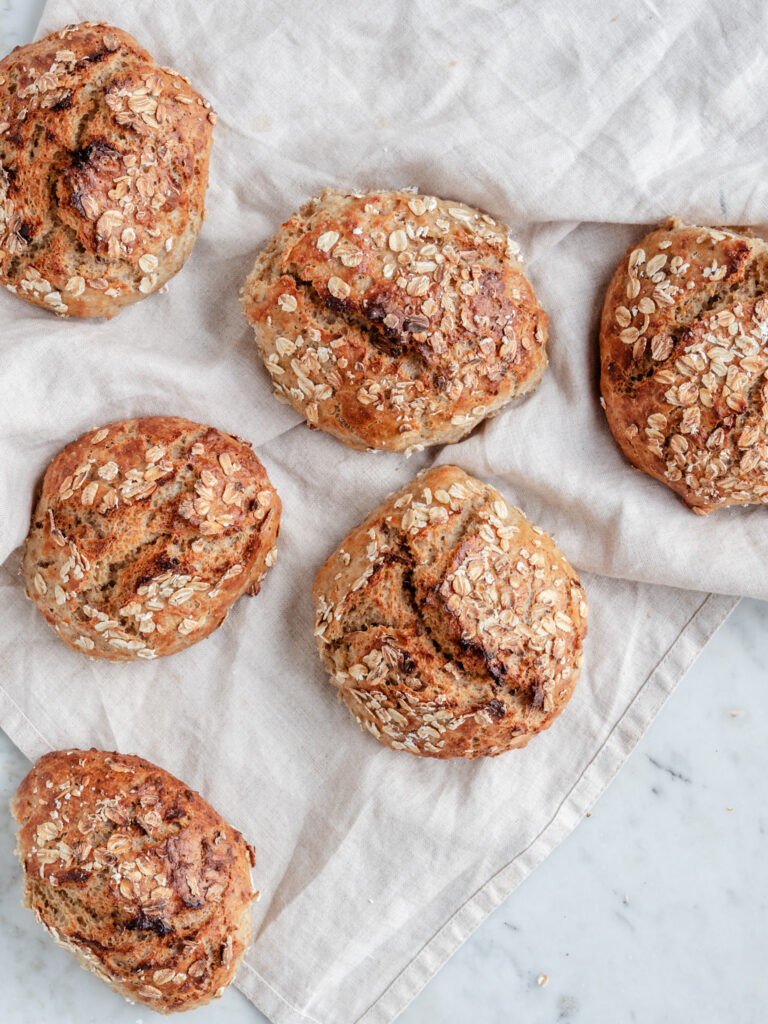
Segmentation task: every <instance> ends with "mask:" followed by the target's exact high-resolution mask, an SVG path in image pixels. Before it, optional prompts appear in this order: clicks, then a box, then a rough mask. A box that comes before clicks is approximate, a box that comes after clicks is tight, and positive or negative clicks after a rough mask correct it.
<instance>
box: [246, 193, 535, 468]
mask: <svg viewBox="0 0 768 1024" xmlns="http://www.w3.org/2000/svg"><path fill="white" fill-rule="evenodd" d="M243 307H244V310H245V315H246V318H247V319H248V321H249V322H250V323H251V324H252V325H253V328H254V331H255V333H256V341H257V344H258V348H259V352H260V354H261V356H262V358H263V360H264V362H265V364H266V367H267V369H268V370H269V373H270V374H271V377H272V383H273V385H274V388H275V394H276V395H277V397H278V398H280V399H282V400H284V401H286V402H289V403H290V404H291V405H293V407H294V408H295V409H296V410H297V411H298V412H300V413H301V414H302V415H303V416H304V417H305V418H306V420H307V422H308V423H309V425H310V427H319V428H320V429H321V430H325V431H327V432H328V433H329V434H333V435H334V436H335V437H338V438H340V440H342V441H344V442H345V443H346V444H348V445H350V446H351V447H353V448H385V449H388V450H390V451H405V452H412V451H417V450H419V449H420V448H423V447H424V446H425V445H431V444H445V443H449V442H452V441H458V440H459V439H460V438H462V437H464V436H465V434H468V433H469V432H470V431H471V430H472V429H473V427H475V426H476V425H477V424H478V423H479V422H480V421H481V420H483V419H484V418H485V417H486V416H490V415H492V414H493V413H495V412H497V411H498V410H499V409H500V408H501V407H502V406H503V405H505V404H506V403H507V402H509V401H510V400H511V399H513V398H517V397H519V396H521V395H525V394H527V393H528V392H529V391H532V390H533V389H534V388H535V387H536V385H537V384H538V383H539V381H540V380H541V376H542V374H543V373H544V369H545V367H546V365H547V358H546V353H545V345H546V340H547V323H548V321H547V315H546V313H544V311H543V310H542V308H541V307H540V306H539V303H538V301H537V299H536V295H535V293H534V291H533V288H532V287H531V285H530V283H529V282H528V280H527V279H526V277H525V276H524V274H523V272H522V260H521V258H520V253H519V248H518V246H517V245H516V244H515V243H514V242H513V241H512V240H511V239H510V237H509V234H508V229H507V227H506V226H505V225H504V224H500V223H498V222H496V221H494V220H492V219H491V218H490V217H488V216H487V215H486V214H483V213H480V212H479V211H478V210H473V209H471V208H470V207H468V206H464V205H463V204H461V203H454V202H447V201H445V200H442V199H436V198H435V197H434V196H420V195H416V194H415V193H413V192H370V193H361V192H341V191H337V190H333V189H329V190H326V191H325V192H323V194H322V195H321V196H320V197H319V198H318V199H312V200H311V201H310V202H308V203H307V204H306V205H305V206H303V207H302V208H301V210H300V211H299V212H298V213H296V214H294V216H293V217H291V219H290V220H288V221H286V223H285V224H283V226H282V227H281V228H280V230H279V231H278V233H277V234H276V235H275V237H274V238H273V239H272V240H271V242H270V243H269V244H268V245H267V247H266V249H265V250H264V251H263V252H262V253H261V255H260V256H259V257H258V259H257V260H256V265H255V267H254V269H253V272H252V273H251V275H250V276H249V278H248V280H247V282H246V285H245V289H244V293H243Z"/></svg>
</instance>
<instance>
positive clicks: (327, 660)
mask: <svg viewBox="0 0 768 1024" xmlns="http://www.w3.org/2000/svg"><path fill="white" fill-rule="evenodd" d="M313 595H314V601H315V635H316V637H317V642H318V649H319V651H320V656H321V658H322V660H323V663H324V665H325V667H326V668H327V669H328V671H329V673H330V676H331V681H332V683H333V684H334V686H336V687H337V688H338V691H339V698H340V699H341V700H343V701H344V703H345V704H346V705H347V707H348V708H349V710H350V711H351V712H352V714H353V715H354V716H355V718H356V719H357V720H358V722H359V723H360V725H361V726H362V727H363V728H365V729H367V730H368V731H369V732H370V733H372V734H373V735H374V736H375V737H376V739H378V740H379V741H380V742H382V743H384V744H386V745H387V746H390V747H393V748H394V749H396V750H407V751H409V752H410V753H412V754H419V755H422V756H424V757H437V758H447V757H467V758H472V757H480V756H483V755H489V756H493V755H496V754H501V753H503V752H504V751H506V750H511V749H513V748H515V747H524V746H525V745H526V744H527V743H528V741H529V740H530V738H531V737H532V736H534V735H535V734H536V733H538V732H540V731H541V730H542V729H547V728H548V727H549V726H550V725H551V724H552V722H553V721H554V719H555V718H556V717H557V716H558V715H559V714H560V712H561V711H562V710H563V708H564V706H565V704H566V703H567V702H568V700H569V698H570V696H571V693H572V692H573V688H574V686H575V685H576V680H577V678H578V675H579V670H580V668H581V661H582V653H583V641H584V637H585V636H586V632H587V605H586V601H585V597H584V590H583V588H582V586H581V583H580V581H579V578H578V576H577V574H576V572H575V571H574V570H573V569H572V568H571V566H570V565H569V564H568V562H567V561H566V559H565V557H564V556H563V554H562V553H561V552H560V551H559V549H558V548H557V547H556V545H555V544H554V542H553V540H552V538H551V537H549V536H548V535H547V534H546V533H544V531H543V530H540V529H539V528H538V527H536V526H534V525H533V524H532V523H530V522H529V521H528V520H527V519H526V518H525V516H524V515H523V514H522V512H521V511H520V510H519V509H516V508H510V507H509V506H508V505H507V503H506V502H505V501H504V499H503V498H502V496H501V495H500V494H499V492H498V491H496V490H495V489H494V488H493V487H490V486H488V485H486V484H483V483H481V482H480V481H479V480H475V479H474V478H473V477H470V476H468V475H467V474H466V473H465V472H464V471H463V470H461V469H459V468H457V467H456V466H440V467H438V468H436V469H431V470H429V471H427V472H425V473H422V474H420V475H419V476H417V477H416V478H415V479H414V480H412V481H411V483H410V484H409V485H408V486H407V487H405V488H404V489H403V490H401V491H398V492H397V493H395V494H393V495H391V496H390V497H389V498H388V499H387V500H386V501H385V502H384V503H383V504H382V505H380V506H379V507H378V508H376V509H375V510H374V511H373V512H372V513H371V514H370V516H369V517H368V518H367V519H366V520H365V522H364V523H362V524H361V525H360V526H359V527H358V528H357V529H355V530H353V531H352V533H350V534H349V536H348V537H347V538H346V539H345V540H344V542H343V543H342V545H341V546H340V547H339V549H338V550H337V551H335V552H334V553H333V554H332V555H331V556H330V558H329V559H328V560H327V561H326V563H325V565H323V567H322V569H321V570H320V572H319V573H318V575H317V579H316V580H315V586H314V591H313Z"/></svg>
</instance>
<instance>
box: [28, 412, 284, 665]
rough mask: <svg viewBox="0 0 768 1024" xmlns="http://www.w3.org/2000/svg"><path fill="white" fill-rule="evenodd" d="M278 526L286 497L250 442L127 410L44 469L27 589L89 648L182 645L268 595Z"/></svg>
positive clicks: (113, 652) (107, 650)
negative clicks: (243, 601)
mask: <svg viewBox="0 0 768 1024" xmlns="http://www.w3.org/2000/svg"><path fill="white" fill-rule="evenodd" d="M279 529H280V499H279V498H278V496H277V492H276V491H275V489H274V488H273V487H272V485H271V484H270V482H269V478H268V477H267V474H266V471H265V469H264V467H263V466H262V464H261V463H260V462H259V460H258V459H257V458H256V456H255V454H254V453H253V450H252V449H251V446H250V445H249V444H248V443H247V442H246V441H243V440H242V439H241V438H238V437H234V436H232V435H231V434H224V433H222V432H221V431H219V430H216V429H215V428H214V427H207V426H203V425H202V424H200V423H191V422H190V421H189V420H184V419H179V418H178V417H174V416H153V417H148V418H146V419H135V420H121V421H120V422H118V423H111V424H110V425H109V426H107V427H102V428H101V429H100V430H92V431H91V432H90V433H88V434H85V435H84V436H83V437H81V438H79V439H78V440H77V441H74V442H72V444H69V445H67V447H66V448H64V449H63V451H61V452H59V454H58V455H57V456H56V458H55V459H54V460H53V462H51V464H50V466H49V467H48V469H47V470H46V473H45V477H44V479H43V483H42V490H41V493H40V495H39V498H38V501H37V505H36V508H35V511H34V513H33V516H32V525H31V527H30V531H29V534H28V536H27V541H26V544H25V547H24V556H23V561H22V571H23V573H24V578H25V581H26V587H27V595H28V596H29V597H30V598H31V599H32V600H33V601H34V602H35V604H36V605H37V607H38V609H39V610H40V612H41V613H42V615H43V616H44V618H45V620H46V622H48V624H49V625H51V626H52V627H53V628H54V630H55V631H56V633H57V634H58V635H59V637H61V639H62V640H63V641H64V643H66V644H67V645H68V646H69V647H72V648H73V649H74V650H77V651H81V652H83V653H85V654H87V655H89V656H90V657H92V658H107V659H109V660H110V661H130V660H132V659H134V658H147V659H149V658H157V657H162V656H164V655H167V654H174V653H176V652H177V651H181V650H183V649H184V648H185V647H189V646H190V645H191V644H194V643H197V642H198V640H203V639H204V638H205V637H207V636H208V634H209V633H211V632H212V631H213V630H214V629H216V628H217V626H219V625H221V623H222V622H223V620H224V618H225V616H226V614H227V612H228V610H229V608H230V606H231V605H232V604H233V602H234V601H236V600H237V598H238V597H240V595H241V594H244V593H250V594H256V593H258V590H259V587H260V586H261V583H262V580H263V579H264V576H265V575H266V572H267V569H268V568H269V567H270V566H271V565H272V564H273V563H274V561H275V558H276V554H277V552H276V547H275V544H276V540H277V535H278V532H279Z"/></svg>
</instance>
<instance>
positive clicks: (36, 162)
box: [0, 22, 215, 317]
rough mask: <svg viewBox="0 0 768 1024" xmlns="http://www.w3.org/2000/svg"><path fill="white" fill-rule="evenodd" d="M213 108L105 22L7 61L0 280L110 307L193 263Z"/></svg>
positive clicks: (98, 312)
mask: <svg viewBox="0 0 768 1024" xmlns="http://www.w3.org/2000/svg"><path fill="white" fill-rule="evenodd" d="M214 121H215V114H214V112H213V111H212V110H211V108H210V105H209V104H208V103H207V101H206V100H204V99H203V97H202V96H200V95H199V94H198V93H197V92H195V90H194V89H193V88H192V87H191V85H190V84H189V82H188V80H187V79H186V78H184V77H183V76H182V75H180V74H179V73H178V72H176V71H173V70H172V69H170V68H161V67H160V66H159V65H158V64H156V63H155V61H154V60H153V58H152V57H151V56H150V54H149V53H147V51H146V50H144V49H143V48H142V47H141V46H139V44H138V43H137V42H136V40H135V39H134V38H133V37H132V36H130V35H128V33H127V32H123V31H122V30H121V29H118V28H114V27H112V26H111V25H107V24H105V23H104V22H84V23H83V24H80V25H70V26H68V27H67V28H65V29H64V30H63V31H61V32H55V33H54V34H53V35H50V36H46V37H45V38H44V39H41V40H39V41H38V42H36V43H30V44H29V45H28V46H22V47H17V48H16V49H15V50H13V51H12V53H10V54H9V55H8V56H7V57H6V58H5V59H4V60H2V61H0V283H2V284H3V285H5V287H6V288H8V289H9V290H10V291H12V292H14V293H15V294H17V295H19V296H20V297H21V298H23V299H26V300H27V302H32V303H34V304H35V305H38V306H42V307H43V308H44V309H48V310H51V311H53V312H54V313H59V314H62V315H65V314H70V315H73V316H80V317H84V316H105V317H111V316H113V315H114V314H115V313H117V312H118V310H120V309H121V308H122V307H123V306H126V305H129V304H130V303H132V302H136V301H138V300H139V299H142V298H144V297H145V296H146V295H149V294H150V293H151V292H154V291H156V290H157V289H158V288H160V287H161V286H162V285H163V284H164V283H165V282H166V281H167V280H168V279H169V278H170V277H172V276H173V275H174V274H175V273H176V272H177V271H178V270H180V269H181V267H182V265H183V264H184V262H185V260H186V259H187V257H188V256H189V254H190V252H191V251H192V246H193V245H194V242H195V238H196V237H197V234H198V232H199V230H200V226H201V224H202V221H203V217H204V201H205V190H206V187H207V184H208V156H209V153H210V148H211V141H212V130H213V123H214Z"/></svg>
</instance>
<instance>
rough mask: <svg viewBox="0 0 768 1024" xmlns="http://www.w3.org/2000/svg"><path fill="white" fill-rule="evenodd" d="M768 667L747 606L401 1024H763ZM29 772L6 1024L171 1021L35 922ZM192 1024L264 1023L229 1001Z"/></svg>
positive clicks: (36, 3)
mask: <svg viewBox="0 0 768 1024" xmlns="http://www.w3.org/2000/svg"><path fill="white" fill-rule="evenodd" d="M41 7H42V0H0V51H2V52H3V53H5V52H7V51H8V50H10V49H11V47H12V46H14V45H16V44H18V43H21V42H25V41H27V40H28V39H29V38H31V36H32V34H33V31H34V26H35V24H36V21H37V18H38V15H39V11H40V9H41ZM767 665H768V604H760V603H758V602H754V601H745V602H742V604H741V605H740V606H739V607H738V608H737V610H736V612H735V613H734V614H733V616H732V617H731V619H730V620H729V621H728V622H727V623H726V624H725V626H724V627H723V628H722V630H721V631H720V632H719V633H718V635H717V636H716V637H715V638H714V639H713V641H712V642H711V644H710V646H709V647H708V648H707V650H706V651H705V652H704V654H703V655H702V657H701V658H700V660H699V661H698V662H697V664H696V665H695V666H694V668H693V669H692V670H691V672H690V673H689V674H688V676H687V677H686V678H685V680H683V682H682V683H681V685H680V687H679V688H678V690H677V692H676V693H675V694H674V696H673V697H672V698H671V700H670V701H669V703H668V705H667V707H666V708H665V709H664V711H663V713H662V714H661V716H660V717H659V719H658V720H657V721H656V723H655V724H654V725H653V726H652V727H651V729H650V730H649V731H648V733H647V735H646V736H645V738H644V739H643V741H642V742H641V744H640V746H639V747H638V749H637V750H636V752H635V753H634V754H633V756H632V757H631V759H630V761H629V762H628V764H627V765H626V767H625V768H624V769H623V771H622V772H621V774H620V775H619V777H618V779H617V780H616V781H615V782H614V783H613V785H612V786H611V788H610V790H609V791H608V792H607V793H606V795H605V796H604V797H603V798H602V799H601V800H600V802H599V803H598V804H597V806H596V807H595V809H594V812H593V814H592V816H591V817H590V818H589V819H587V820H585V821H584V822H582V824H581V825H580V826H579V828H578V829H577V830H576V831H575V832H574V834H573V835H572V836H571V837H570V838H569V839H568V840H567V841H566V842H565V843H563V845H562V846H561V847H560V848H559V849H558V850H556V851H555V853H554V854H553V855H552V856H551V857H550V858H549V860H548V861H546V862H545V864H543V865H542V866H541V867H540V868H539V869H538V870H537V871H536V872H535V873H534V875H533V876H532V877H531V878H530V879H529V880H528V881H526V882H525V883H524V885H523V886H521V888H520V889H519V890H518V891H517V892H516V893H514V894H513V895H512V896H511V897H510V898H509V899H508V900H507V901H506V902H505V903H504V904H503V906H502V907H500V908H499V910H497V911H496V913H495V914H493V915H492V916H491V917H490V918H489V919H488V921H486V923H485V924H484V925H483V926H482V927H481V928H480V929H479V930H478V931H477V932H476V933H475V935H474V936H473V937H472V938H471V939H470V940H469V941H468V942H467V943H466V944H465V946H464V947H463V948H462V949H461V950H460V951H459V953H457V955H456V956H455V957H454V958H453V959H452V960H451V962H450V963H449V964H448V965H447V966H446V967H445V968H444V969H443V970H442V971H441V972H440V974H438V976H437V977H436V978H435V979H434V980H433V981H432V982H431V983H430V984H429V985H428V986H427V988H426V989H425V990H424V991H423V992H422V993H421V995H420V996H419V997H418V998H417V999H416V1000H415V1002H414V1003H412V1004H411V1006H410V1007H409V1008H408V1009H407V1010H406V1012H405V1013H404V1014H403V1015H402V1016H401V1018H400V1022H401V1024H513V1022H514V1024H517V1022H523V1021H525V1022H526V1024H555V1022H559V1021H563V1022H568V1024H624V1022H639V1024H646V1022H647V1024H667V1022H670V1024H671V1022H674V1024H763V1022H764V1021H765V1020H766V1017H767V1016H768V972H767V971H766V969H765V952H766V950H767V949H768V923H766V922H767V921H768V877H767V876H768V869H767V868H766V863H768V857H767V856H766V853H767V852H768V851H767V848H766V847H767V841H766V831H767V830H768V811H767V810H766V804H767V803H768V801H767V800H766V798H767V797H768V782H766V780H767V779H768V744H766V742H765V736H766V726H768V714H766V709H765V692H764V691H765V684H766V682H767V681H768V671H767V670H766V666H767ZM28 767H29V766H28V764H27V762H26V761H25V759H24V758H23V757H22V756H21V754H19V752H18V751H17V750H16V749H15V748H14V747H13V746H12V744H11V743H10V741H9V740H8V739H7V737H5V736H4V734H2V733H0V935H1V936H2V949H3V955H2V957H0V1021H2V1022H7V1024H90V1022H96V1021H98V1022H103V1021H109V1022H114V1024H140V1022H144V1024H149V1022H150V1021H151V1020H159V1018H158V1017H156V1016H155V1014H153V1013H152V1012H150V1011H148V1010H145V1009H144V1008H139V1007H136V1006H130V1005H128V1004H126V1003H124V1002H123V1001H122V1000H121V999H120V998H119V997H117V996H115V995H114V994H113V993H111V992H110V991H109V990H108V989H106V988H105V987H104V986H103V985H102V984H101V983H100V982H98V981H97V980H96V979H95V978H93V977H91V976H90V975H88V974H86V973H85V972H84V971H82V970H80V969H79V968H78V967H77V966H76V965H75V963H74V961H72V959H71V957H70V956H69V955H68V954H67V953H65V952H64V951H63V950H61V949H58V948H57V947H56V946H54V945H53V943H52V942H51V941H50V940H49V939H48V937H47V936H46V935H45V933H44V932H43V930H42V929H41V928H40V927H39V926H38V925H37V924H35V922H34V920H33V918H32V916H31V914H29V912H27V911H25V910H23V909H22V908H21V906H20V893H21V884H20V875H19V871H18V867H17V864H16V862H15V859H14V855H13V848H14V834H13V829H12V824H11V820H10V816H9V815H8V814H7V813H4V812H3V811H2V808H4V807H6V806H7V801H8V799H9V798H10V796H11V794H12V793H13V791H14V790H15V788H16V786H17V785H18V783H19V782H20V780H21V778H22V777H23V775H24V774H25V772H26V771H27V769H28ZM542 975H546V976H548V981H547V984H546V985H544V986H541V985H539V984H538V983H537V979H538V978H539V977H540V976H542ZM185 1020H189V1021H190V1024H192V1022H193V1021H194V1024H215V1022H219V1024H223V1022H227V1024H258V1022H260V1021H264V1020H265V1018H264V1017H263V1016H262V1015H261V1014H260V1013H258V1011H256V1010H255V1009H254V1008H253V1007H252V1006H251V1005H250V1003H248V1002H247V1001H246V1000H245V999H244V998H243V997H242V996H241V995H240V994H239V993H238V992H236V991H234V990H230V991H229V992H227V993H226V994H225V996H224V997H223V999H221V1000H220V1001H219V1002H218V1003H216V1004H215V1005H213V1006H210V1007H207V1008H205V1009H203V1010H197V1011H194V1012H193V1013H192V1014H190V1015H188V1016H187V1017H185ZM329 1024H330V1022H329ZM334 1024H335V1022H334ZM339 1024H346V1022H339Z"/></svg>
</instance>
